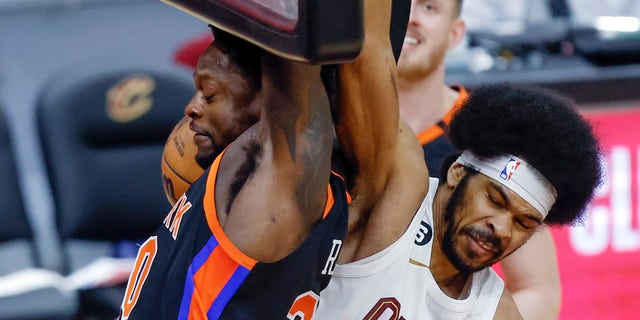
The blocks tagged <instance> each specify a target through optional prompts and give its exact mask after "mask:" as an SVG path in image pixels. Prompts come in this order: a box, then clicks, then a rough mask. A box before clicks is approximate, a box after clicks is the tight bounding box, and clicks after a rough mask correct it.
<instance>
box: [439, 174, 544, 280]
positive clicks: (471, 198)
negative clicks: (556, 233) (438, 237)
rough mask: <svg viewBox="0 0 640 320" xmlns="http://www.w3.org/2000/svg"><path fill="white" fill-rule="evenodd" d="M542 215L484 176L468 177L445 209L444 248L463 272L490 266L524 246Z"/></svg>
mask: <svg viewBox="0 0 640 320" xmlns="http://www.w3.org/2000/svg"><path fill="white" fill-rule="evenodd" d="M541 221H542V216H541V215H540V213H538V211H537V210H536V209H534V208H533V207H532V206H531V205H530V204H528V203H527V202H526V201H524V200H523V199H522V198H521V197H520V196H518V195H517V194H516V193H514V192H513V191H511V190H510V189H508V188H506V187H504V186H503V185H502V184H500V183H498V182H496V181H493V180H492V179H490V178H489V177H487V176H485V175H483V174H474V175H466V176H465V177H464V178H462V180H461V181H460V182H459V184H458V186H457V187H456V189H455V190H454V192H453V194H452V196H451V199H450V201H449V204H448V205H447V207H446V212H445V218H444V224H443V225H444V226H445V228H444V230H445V231H444V236H443V237H442V249H443V251H444V253H445V254H446V255H447V257H448V258H449V260H450V261H451V262H452V264H453V265H454V266H455V267H456V269H458V270H459V271H462V272H474V271H478V270H481V269H483V268H485V267H488V266H491V265H492V264H494V263H496V262H497V261H499V260H501V259H502V258H504V257H506V256H507V255H509V254H511V253H513V252H514V251H515V250H516V249H517V248H519V247H520V246H521V245H523V244H524V243H525V242H526V241H527V240H528V239H529V238H530V237H531V235H533V232H535V230H536V229H537V228H538V227H539V226H540V224H541Z"/></svg>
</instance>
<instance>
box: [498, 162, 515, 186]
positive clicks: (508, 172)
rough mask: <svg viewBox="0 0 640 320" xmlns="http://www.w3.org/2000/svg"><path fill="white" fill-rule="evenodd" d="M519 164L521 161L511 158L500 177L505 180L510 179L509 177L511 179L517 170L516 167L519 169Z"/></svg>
mask: <svg viewBox="0 0 640 320" xmlns="http://www.w3.org/2000/svg"><path fill="white" fill-rule="evenodd" d="M519 166H520V161H517V160H514V159H511V160H509V162H507V165H506V166H504V169H502V172H500V178H502V179H503V180H504V181H509V179H511V176H512V175H513V174H514V173H515V172H516V169H518V167H519Z"/></svg>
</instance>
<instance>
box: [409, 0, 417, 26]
mask: <svg viewBox="0 0 640 320" xmlns="http://www.w3.org/2000/svg"><path fill="white" fill-rule="evenodd" d="M415 7H416V0H411V8H410V9H411V10H410V11H409V24H415V23H416V21H417V20H416V15H417V14H418V10H417V9H416V8H415Z"/></svg>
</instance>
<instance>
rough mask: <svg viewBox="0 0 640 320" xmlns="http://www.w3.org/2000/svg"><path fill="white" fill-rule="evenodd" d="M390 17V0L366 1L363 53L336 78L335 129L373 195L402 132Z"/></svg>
mask: <svg viewBox="0 0 640 320" xmlns="http://www.w3.org/2000/svg"><path fill="white" fill-rule="evenodd" d="M390 16H391V2H390V1H389V0H366V1H365V14H364V18H365V41H364V43H363V47H362V51H361V53H360V55H359V56H358V57H357V58H356V59H355V60H354V61H353V62H352V63H348V64H344V65H341V66H340V67H339V68H338V77H337V81H338V86H337V88H338V90H337V93H336V101H335V102H336V103H335V107H336V108H337V110H336V113H337V114H338V120H337V122H336V131H337V133H338V137H339V139H340V143H341V147H342V151H343V153H344V154H345V157H346V158H347V161H349V165H350V167H351V168H352V170H354V171H355V172H357V175H358V178H359V179H367V181H366V184H367V187H368V188H369V190H371V191H372V193H373V194H375V193H376V192H378V191H379V190H381V189H380V188H381V186H383V185H384V183H385V179H386V177H387V175H388V172H389V168H390V161H391V160H390V158H389V155H390V153H391V152H390V151H392V148H393V147H394V145H395V142H396V139H397V134H398V118H399V112H398V101H397V91H396V88H395V81H396V78H397V75H396V68H395V60H394V58H393V54H392V50H391V44H390V40H389V20H390ZM381 114H384V115H385V116H384V117H381V116H380V115H381ZM376 190H377V191H376ZM373 194H372V196H374V195H373Z"/></svg>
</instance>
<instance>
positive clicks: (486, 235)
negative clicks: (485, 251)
mask: <svg viewBox="0 0 640 320" xmlns="http://www.w3.org/2000/svg"><path fill="white" fill-rule="evenodd" d="M473 175H474V173H471V172H469V173H468V174H466V175H465V176H464V177H463V178H462V179H461V180H460V182H459V184H458V186H457V187H456V188H455V189H454V190H453V193H452V195H451V198H450V199H449V202H448V203H447V206H446V208H445V214H444V222H445V232H444V236H443V239H442V251H443V252H444V254H445V256H446V257H447V258H448V259H449V261H450V262H451V264H452V265H453V266H454V267H455V268H456V269H457V270H458V271H460V272H463V273H473V272H477V271H480V270H482V269H484V268H486V267H490V266H491V265H493V264H494V263H496V262H497V261H498V260H499V259H500V257H501V255H502V253H503V249H502V245H501V242H500V239H498V238H497V237H495V236H494V235H493V232H491V231H490V230H485V229H482V228H479V227H475V226H464V227H463V228H462V229H461V230H460V234H469V235H471V234H473V235H475V236H476V237H477V238H481V239H484V241H486V242H488V243H490V244H491V245H492V246H493V247H495V248H498V250H497V252H496V253H495V254H494V256H493V257H492V258H491V259H490V260H489V262H487V263H483V264H472V263H470V262H469V261H468V259H467V257H468V255H467V254H465V252H461V250H458V249H457V248H456V246H455V237H456V233H455V227H456V225H457V223H458V221H456V212H457V211H459V210H461V209H462V207H463V206H464V198H465V195H466V194H467V185H468V181H469V177H471V176H473ZM471 258H473V257H471Z"/></svg>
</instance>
